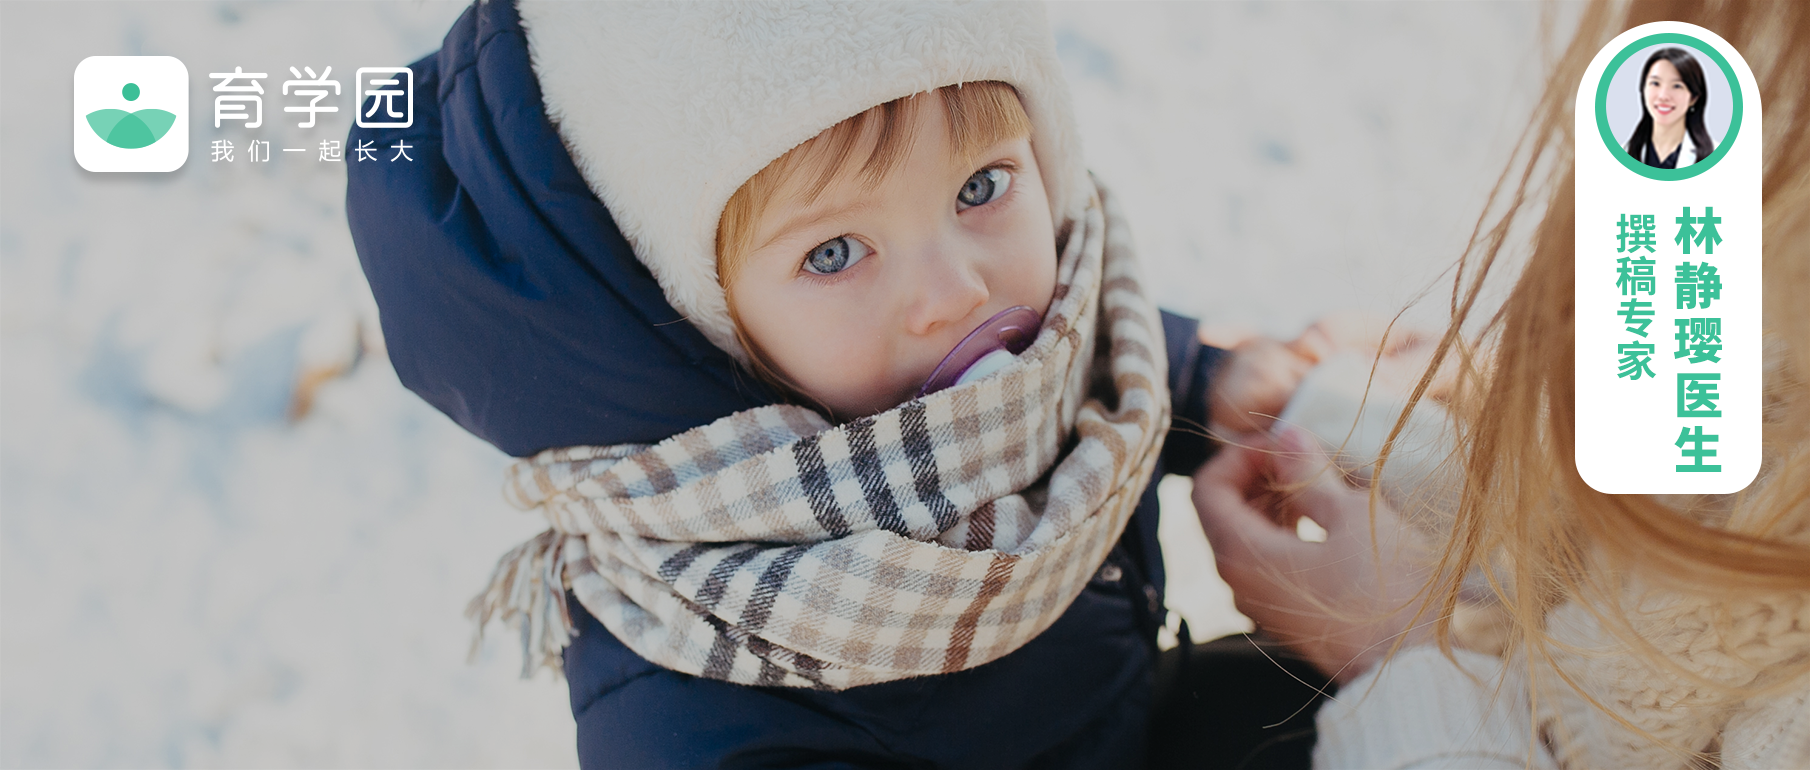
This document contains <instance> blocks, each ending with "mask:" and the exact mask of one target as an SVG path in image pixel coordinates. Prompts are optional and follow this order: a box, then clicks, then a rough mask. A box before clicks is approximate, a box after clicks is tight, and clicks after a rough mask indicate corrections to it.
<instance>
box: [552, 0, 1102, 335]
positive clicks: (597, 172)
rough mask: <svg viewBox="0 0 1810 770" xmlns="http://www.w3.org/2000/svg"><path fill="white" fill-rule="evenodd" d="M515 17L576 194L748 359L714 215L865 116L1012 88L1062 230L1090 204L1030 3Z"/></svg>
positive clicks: (696, 321)
mask: <svg viewBox="0 0 1810 770" xmlns="http://www.w3.org/2000/svg"><path fill="white" fill-rule="evenodd" d="M520 13H521V19H522V27H523V28H524V29H525V30H526V32H527V37H528V50H529V53H530V56H531V57H532V60H533V64H534V72H535V75H536V76H537V77H538V78H539V80H540V86H541V93H542V97H543V99H544V100H545V102H546V107H547V117H548V118H550V119H551V120H552V121H553V124H554V125H555V126H557V127H558V129H559V134H560V137H561V138H562V139H563V140H564V141H565V144H566V148H567V150H569V151H570V152H571V154H572V159H573V161H574V162H575V163H576V164H577V166H578V169H579V171H580V172H581V173H583V174H584V178H585V181H586V182H588V183H589V184H590V186H591V189H592V191H594V192H596V194H597V197H598V198H599V199H600V200H602V201H603V204H604V205H605V206H607V207H608V208H609V210H610V214H611V215H612V216H614V217H615V220H616V225H617V227H619V228H620V229H621V230H622V234H623V235H624V236H625V237H627V239H628V242H629V244H630V245H631V246H633V247H634V250H635V256H636V257H638V258H640V260H641V262H642V263H643V264H645V265H647V267H648V269H649V270H650V271H652V272H653V274H654V278H655V279H656V280H658V281H659V282H660V287H661V288H662V289H664V290H665V292H666V298H667V300H668V301H670V302H671V303H672V305H673V307H674V308H676V309H678V311H679V312H680V313H683V314H684V315H685V316H686V317H687V318H688V319H690V321H691V323H692V324H693V325H695V326H696V327H698V329H700V330H701V331H703V333H704V335H705V336H706V337H708V338H709V339H710V341H711V342H712V343H714V344H716V345H717V347H720V348H722V349H723V350H726V351H728V352H729V353H730V354H731V355H734V356H735V357H736V358H738V359H740V360H742V361H744V362H745V361H746V360H747V354H746V352H745V351H743V350H742V348H741V345H740V344H739V343H737V342H736V338H735V326H734V323H733V322H732V321H731V320H730V318H729V311H728V306H727V304H726V302H725V300H724V297H723V290H722V287H721V286H720V285H718V283H717V275H716V228H717V220H718V219H719V218H720V217H721V216H722V213H723V206H724V204H726V203H727V202H728V201H729V196H731V195H733V194H734V193H735V191H736V190H737V189H739V188H740V187H741V186H742V184H743V183H744V182H746V181H748V179H749V178H750V177H753V176H754V175H755V174H756V173H758V172H759V171H760V170H761V169H762V168H765V167H766V165H767V164H768V163H770V162H772V161H773V160H774V159H776V158H778V157H779V156H781V155H784V154H785V153H786V152H787V151H789V150H791V149H792V148H793V147H796V146H798V145H800V144H803V143H804V142H805V141H807V140H809V139H811V138H812V137H814V136H816V135H817V134H818V133H820V132H822V131H823V130H824V129H826V128H829V127H831V126H834V125H835V124H837V123H840V122H842V121H843V120H846V119H848V118H850V117H853V116H854V115H857V114H859V113H861V112H864V111H866V110H867V109H869V108H871V107H874V106H875V105H879V104H882V103H885V102H889V101H892V100H894V99H898V98H901V97H905V96H910V95H912V94H916V93H920V92H924V91H929V90H932V89H936V88H941V87H943V86H947V85H954V84H956V83H966V82H976V81H983V80H998V81H1002V82H1005V83H1008V84H1010V85H1012V86H1013V87H1014V88H1016V89H1017V90H1018V95H1019V98H1020V99H1021V100H1022V101H1023V103H1024V107H1025V111H1026V113H1027V114H1028V115H1029V116H1030V119H1031V126H1032V132H1031V148H1032V151H1033V152H1034V153H1035V154H1036V156H1037V164H1038V166H1039V168H1040V170H1041V171H1042V174H1043V179H1044V185H1045V186H1046V187H1047V188H1048V190H1047V192H1048V194H1049V200H1050V208H1051V213H1052V214H1053V215H1054V218H1055V221H1056V222H1057V223H1058V226H1060V224H1061V223H1062V222H1064V221H1066V220H1067V219H1069V218H1071V217H1072V216H1074V215H1076V214H1077V213H1078V209H1079V208H1080V207H1081V206H1083V205H1084V204H1085V202H1086V196H1085V195H1084V194H1083V193H1082V190H1084V189H1085V187H1084V185H1085V184H1086V171H1085V169H1084V167H1083V165H1082V162H1081V153H1080V142H1079V138H1078V136H1077V134H1076V131H1075V126H1074V118H1073V114H1072V110H1071V107H1070V103H1069V95H1068V86H1067V84H1066V83H1065V82H1064V80H1063V77H1062V70H1061V66H1060V65H1059V63H1058V62H1057V59H1056V49H1055V42H1054V40H1053V38H1052V37H1051V36H1050V30H1049V23H1048V21H1047V20H1045V18H1044V10H1043V6H1042V5H1040V4H1034V3H1018V2H997V3H995V2H975V3H960V2H910V3H893V2H855V3H821V2H811V3H806V2H721V3H714V2H713V3H679V2H610V3H578V2H539V1H536V0H524V1H523V2H521V3H520Z"/></svg>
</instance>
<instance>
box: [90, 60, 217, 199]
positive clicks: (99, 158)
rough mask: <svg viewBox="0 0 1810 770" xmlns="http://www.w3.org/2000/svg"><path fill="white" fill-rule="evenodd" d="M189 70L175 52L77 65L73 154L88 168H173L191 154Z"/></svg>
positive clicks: (139, 169) (94, 61) (142, 169)
mask: <svg viewBox="0 0 1810 770" xmlns="http://www.w3.org/2000/svg"><path fill="white" fill-rule="evenodd" d="M188 113H189V71H188V68H187V67H184V66H183V64H182V62H181V61H178V60H177V59H176V58H175V57H173V56H90V57H88V58H86V59H83V60H82V63H81V64H80V65H77V66H76V68H75V115H74V119H75V159H76V162H77V163H79V164H80V165H81V167H82V168H84V169H87V170H89V171H141V172H142V171H175V170H176V169H178V168H181V167H182V164H183V163H184V162H186V161H187V160H188V157H189V118H188Z"/></svg>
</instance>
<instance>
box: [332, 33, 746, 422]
mask: <svg viewBox="0 0 1810 770" xmlns="http://www.w3.org/2000/svg"><path fill="white" fill-rule="evenodd" d="M411 69H412V70H413V72H414V77H413V82H412V84H409V85H410V87H412V88H413V94H412V96H413V109H414V117H413V122H412V123H411V124H410V125H409V126H408V127H406V128H396V129H379V128H360V127H354V128H353V129H352V131H351V133H350V135H349V137H348V144H347V147H348V148H352V147H359V146H361V144H362V145H364V146H368V147H377V148H385V149H381V150H380V154H379V155H378V156H377V158H376V161H375V162H373V161H370V160H360V161H355V160H354V159H353V157H352V155H353V153H352V152H347V153H346V154H347V156H348V157H347V158H346V160H347V163H346V167H347V168H346V172H347V180H348V182H347V191H346V212H347V218H348V221H349V223H350V225H351V231H352V238H353V243H354V245H355V246H356V248H357V251H358V257H359V261H360V262H361V263H362V265H363V267H364V271H365V276H366V278H367V279H368V281H369V283H370V286H371V291H372V293H373V295H374V296H375V297H376V299H377V304H378V308H379V314H380V317H381V320H382V325H383V334H384V340H385V343H386V346H387V348H388V351H389V357H390V360H391V363H392V364H393V365H394V367H395V369H396V374H397V376H398V377H399V378H400V379H401V381H402V383H403V385H405V386H407V387H408V388H409V389H410V390H412V391H414V392H415V393H417V394H419V395H420V396H421V397H422V398H423V399H426V400H427V402H428V403H430V404H432V405H434V406H435V407H436V408H438V409H439V410H440V411H442V412H445V413H446V414H447V416H449V417H451V418H452V419H453V420H454V421H456V422H457V423H458V424H459V425H461V426H463V427H465V428H466V429H467V430H469V431H471V432H472V433H473V434H476V435H477V436H479V437H480V438H483V439H484V440H486V441H488V442H490V443H491V444H493V445H495V446H496V447H497V448H498V449H501V450H503V451H504V452H506V453H508V454H510V455H514V456H517V457H525V456H528V455H531V454H533V453H535V452H537V451H540V450H542V449H547V448H550V447H559V446H573V445H586V444H588V445H608V444H621V443H653V442H657V441H659V440H662V439H665V438H667V437H669V436H672V435H674V434H676V433H680V432H682V431H685V430H689V429H691V428H694V427H697V426H699V425H703V424H706V423H709V422H711V421H713V420H716V419H718V418H721V417H724V416H726V415H729V414H732V413H734V412H737V411H741V410H744V409H750V408H753V407H756V406H761V405H764V404H769V403H775V401H776V398H775V395H774V394H773V393H772V392H771V391H770V390H768V389H767V388H765V387H764V386H762V385H761V384H759V383H758V382H756V381H754V380H752V379H751V378H748V377H747V376H746V375H745V374H744V373H742V372H740V371H738V369H737V366H736V363H735V361H734V360H733V359H732V358H731V357H730V356H729V355H728V354H727V353H726V352H724V350H723V349H721V348H719V347H718V346H716V345H713V344H711V341H710V340H709V339H707V338H706V337H705V336H704V335H703V334H702V333H700V332H699V330H698V329H697V328H696V327H694V326H693V325H691V324H688V323H684V322H683V320H684V316H683V315H681V314H680V313H679V312H678V311H676V310H675V309H674V308H673V306H672V305H671V304H670V303H669V302H668V301H667V295H666V292H664V291H663V290H662V288H661V285H660V283H659V282H657V281H656V280H655V278H654V276H653V275H652V274H651V273H649V272H648V269H647V268H646V267H645V266H644V265H643V264H642V262H641V261H640V260H638V259H636V256H635V253H634V252H633V250H632V249H631V248H630V246H629V243H628V241H627V240H625V239H624V238H623V235H622V233H621V232H620V231H619V230H618V228H617V226H616V224H615V221H614V220H613V219H612V218H611V215H610V212H609V211H607V210H606V209H605V208H604V206H603V204H602V203H600V202H599V201H598V198H597V196H596V195H595V194H593V192H592V188H591V186H590V185H588V184H587V183H586V180H585V178H584V177H583V176H582V175H581V174H580V172H579V170H578V168H577V167H576V166H574V165H573V162H572V158H571V156H570V155H569V154H568V153H567V150H566V147H565V145H564V144H563V143H562V141H561V138H560V135H559V133H558V132H556V131H555V129H554V127H553V125H552V124H551V123H550V122H549V121H548V119H547V110H546V108H545V106H544V105H543V102H542V97H541V89H540V86H539V83H538V82H537V81H536V79H535V75H534V72H533V69H532V68H531V67H530V65H529V55H528V41H527V39H526V38H525V36H524V34H523V31H522V28H521V25H520V22H519V18H518V16H517V14H516V9H515V6H514V5H513V4H512V3H509V2H487V3H484V2H481V3H475V4H473V6H472V7H471V8H469V9H467V10H466V12H465V14H464V15H463V16H461V17H460V18H459V20H458V22H457V23H455V24H454V25H453V28H452V29H451V31H449V32H448V33H447V35H446V39H445V41H444V43H443V45H442V47H441V49H440V51H438V52H437V53H434V54H431V55H429V56H427V57H426V58H423V59H422V60H421V61H418V62H416V63H415V64H414V65H412V67H411ZM398 143H406V144H408V145H409V148H410V149H409V151H408V154H409V155H410V156H411V157H413V158H414V160H413V161H403V160H396V161H390V160H389V158H390V157H392V156H393V155H394V153H391V152H390V151H388V149H387V148H390V147H392V146H393V145H396V144H398Z"/></svg>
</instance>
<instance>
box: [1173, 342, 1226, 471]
mask: <svg viewBox="0 0 1810 770" xmlns="http://www.w3.org/2000/svg"><path fill="white" fill-rule="evenodd" d="M1162 315H1163V346H1164V347H1165V348H1166V349H1167V352H1168V357H1169V404H1170V414H1171V415H1172V416H1171V418H1170V422H1169V437H1168V438H1167V439H1165V440H1164V442H1163V468H1164V470H1165V471H1166V472H1168V473H1175V474H1181V475H1184V476H1186V475H1192V474H1193V473H1194V471H1195V470H1196V469H1198V468H1200V466H1201V464H1202V463H1205V462H1206V461H1207V459H1208V458H1210V457H1212V456H1213V450H1214V449H1216V448H1217V447H1218V444H1217V443H1216V442H1214V441H1213V440H1212V439H1210V438H1208V437H1207V435H1206V434H1207V395H1208V394H1209V393H1210V392H1211V391H1212V387H1211V385H1212V378H1213V370H1214V369H1215V368H1217V367H1218V366H1219V363H1220V361H1221V360H1223V359H1224V358H1225V357H1226V356H1227V355H1228V354H1229V351H1226V350H1222V349H1220V348H1216V347H1213V346H1211V345H1206V344H1203V343H1202V342H1201V341H1200V333H1199V330H1200V322H1199V321H1196V320H1194V319H1192V318H1189V317H1187V316H1183V315H1177V314H1175V313H1171V312H1169V311H1167V310H1164V311H1162Z"/></svg>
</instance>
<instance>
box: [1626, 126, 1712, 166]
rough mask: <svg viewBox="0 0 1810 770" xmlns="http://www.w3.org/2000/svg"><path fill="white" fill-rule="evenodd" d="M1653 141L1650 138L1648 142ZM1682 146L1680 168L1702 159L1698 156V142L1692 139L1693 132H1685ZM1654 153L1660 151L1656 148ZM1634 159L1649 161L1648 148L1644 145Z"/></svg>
mask: <svg viewBox="0 0 1810 770" xmlns="http://www.w3.org/2000/svg"><path fill="white" fill-rule="evenodd" d="M1652 143H1653V140H1652V139H1651V138H1648V139H1647V144H1648V145H1651V144H1652ZM1680 146H1681V147H1683V151H1681V152H1679V153H1678V166H1677V167H1678V168H1684V167H1685V166H1689V165H1691V164H1692V163H1696V162H1697V161H1699V160H1702V158H1699V157H1697V143H1696V142H1692V141H1691V132H1689V131H1686V132H1684V144H1682V145H1680ZM1653 153H1654V154H1655V155H1657V154H1658V153H1659V151H1658V150H1654V151H1653ZM1667 154H1670V153H1667ZM1634 159H1635V160H1638V161H1640V162H1642V163H1645V162H1647V150H1646V148H1645V147H1642V148H1641V149H1640V154H1639V155H1636V156H1634Z"/></svg>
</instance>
